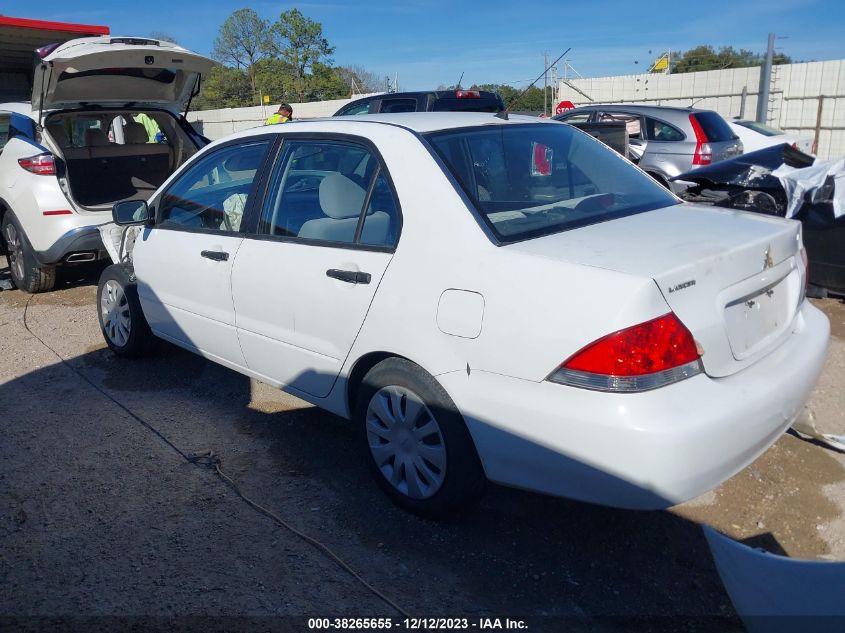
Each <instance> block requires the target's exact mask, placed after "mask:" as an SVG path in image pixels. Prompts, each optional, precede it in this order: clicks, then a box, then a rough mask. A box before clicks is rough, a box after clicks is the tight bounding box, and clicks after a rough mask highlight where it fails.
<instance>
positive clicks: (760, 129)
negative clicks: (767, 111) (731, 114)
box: [734, 121, 783, 136]
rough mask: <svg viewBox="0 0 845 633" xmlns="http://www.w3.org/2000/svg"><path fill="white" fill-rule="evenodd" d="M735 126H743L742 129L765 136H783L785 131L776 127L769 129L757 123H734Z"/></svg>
mask: <svg viewBox="0 0 845 633" xmlns="http://www.w3.org/2000/svg"><path fill="white" fill-rule="evenodd" d="M734 125H741V126H742V127H747V128H748V129H749V130H754V131H755V132H758V133H760V134H762V135H763V136H780V135H781V134H783V130H779V129H777V128H774V127H769V126H768V125H764V124H762V123H757V122H756V121H734Z"/></svg>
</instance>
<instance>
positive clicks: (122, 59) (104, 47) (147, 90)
mask: <svg viewBox="0 0 845 633" xmlns="http://www.w3.org/2000/svg"><path fill="white" fill-rule="evenodd" d="M213 65H214V62H213V61H211V60H210V59H208V58H206V57H203V56H201V55H197V54H196V53H192V52H191V51H189V50H187V49H185V48H182V47H181V46H177V45H176V44H171V43H170V42H159V41H157V40H150V39H145V38H126V37H111V36H103V37H85V38H79V39H76V40H71V41H69V42H66V43H64V44H62V45H61V46H59V47H58V48H56V49H55V50H54V51H52V52H51V53H50V54H49V55H47V56H46V57H44V58H43V59H42V61H41V64H40V65H39V66H38V67H36V69H35V76H34V79H33V85H32V109H33V111H35V112H38V111H39V110H41V111H48V110H57V109H65V108H73V107H79V106H80V105H83V104H84V105H91V104H96V105H102V106H105V107H117V106H126V105H129V104H132V105H133V106H150V107H155V108H166V109H169V110H172V111H177V112H179V111H183V110H184V109H185V108H186V107H187V105H188V101H189V100H190V98H191V95H192V94H193V93H194V91H195V90H196V89H197V88H198V81H199V78H200V76H201V75H203V74H205V73H207V72H208V71H210V70H211V67H212V66H213Z"/></svg>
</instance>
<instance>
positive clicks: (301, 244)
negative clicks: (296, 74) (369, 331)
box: [232, 138, 400, 397]
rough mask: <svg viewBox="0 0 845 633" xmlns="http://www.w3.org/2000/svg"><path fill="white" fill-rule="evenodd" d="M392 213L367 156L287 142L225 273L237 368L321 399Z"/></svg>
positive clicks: (389, 196)
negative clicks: (252, 224)
mask: <svg viewBox="0 0 845 633" xmlns="http://www.w3.org/2000/svg"><path fill="white" fill-rule="evenodd" d="M399 225H400V221H399V207H398V204H397V202H396V196H395V194H394V192H393V189H392V187H391V185H390V181H389V177H388V175H387V172H386V171H385V170H384V168H383V166H382V165H381V164H380V162H379V159H378V157H377V156H376V153H375V151H374V150H372V149H371V148H368V147H367V146H366V145H364V144H358V143H355V142H350V141H348V140H343V141H341V140H330V139H325V138H321V139H304V138H299V139H296V138H291V139H290V140H287V141H285V143H284V145H283V146H282V158H281V160H280V161H278V162H277V164H276V167H275V171H274V173H273V175H272V176H271V179H270V184H269V188H268V193H267V196H266V198H265V202H264V206H263V209H262V212H261V217H260V220H259V223H258V229H257V233H256V234H255V235H251V236H246V237H245V239H244V242H243V244H242V245H241V248H240V250H239V251H238V256H237V258H236V260H235V265H234V268H233V270H232V294H233V297H234V307H235V314H236V324H237V329H238V336H239V338H240V343H241V348H242V349H243V352H244V356H245V359H246V363H247V366H248V367H249V369H251V370H252V371H254V372H256V373H258V374H259V375H261V376H263V377H264V378H265V379H266V380H268V381H269V382H271V383H274V384H278V385H289V386H291V387H293V388H294V389H295V390H299V391H301V392H303V393H306V394H309V395H312V396H316V397H325V396H326V395H328V393H329V391H330V390H331V388H332V385H333V384H334V381H335V379H336V378H337V375H338V373H339V372H340V369H341V367H342V366H343V363H344V361H345V360H346V357H347V355H348V354H349V350H350V349H351V347H352V344H353V342H354V341H355V337H356V336H357V335H358V331H359V330H360V328H361V325H362V323H363V321H364V317H365V316H366V314H367V310H368V309H369V306H370V303H371V302H372V299H373V296H374V295H375V292H376V289H377V288H378V285H379V282H380V281H381V278H382V275H383V274H384V271H385V270H386V268H387V266H388V264H389V263H390V260H391V257H392V254H393V250H394V247H395V245H396V241H397V239H398V230H399Z"/></svg>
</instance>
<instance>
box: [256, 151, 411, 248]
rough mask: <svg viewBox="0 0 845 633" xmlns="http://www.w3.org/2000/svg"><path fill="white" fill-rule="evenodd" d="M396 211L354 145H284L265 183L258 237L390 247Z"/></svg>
mask: <svg viewBox="0 0 845 633" xmlns="http://www.w3.org/2000/svg"><path fill="white" fill-rule="evenodd" d="M398 228H399V207H398V205H397V204H396V198H395V196H394V194H393V190H392V188H391V187H390V184H389V182H388V180H387V177H386V174H385V172H383V171H382V169H381V167H380V165H379V163H378V160H377V159H376V157H375V156H374V155H373V154H372V153H371V152H370V151H369V150H368V149H367V148H366V147H364V146H362V145H358V144H355V143H347V142H341V141H323V140H302V141H300V140H296V141H288V142H286V143H285V145H284V153H283V158H282V161H281V163H280V164H279V166H278V167H277V168H276V171H275V173H274V174H273V176H272V178H271V181H270V190H269V193H268V196H267V199H266V201H265V203H264V209H263V211H262V213H261V221H260V222H259V225H258V233H259V234H260V235H272V236H278V237H284V238H296V239H307V240H316V241H319V242H332V243H336V244H338V245H343V244H363V245H367V246H378V247H392V246H393V245H394V244H395V242H396V237H397V235H398Z"/></svg>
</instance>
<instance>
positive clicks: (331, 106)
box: [188, 95, 370, 140]
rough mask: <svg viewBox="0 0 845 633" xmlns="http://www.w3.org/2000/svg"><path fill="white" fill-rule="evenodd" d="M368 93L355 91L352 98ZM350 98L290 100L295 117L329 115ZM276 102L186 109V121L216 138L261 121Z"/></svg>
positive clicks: (202, 132) (208, 135)
mask: <svg viewBox="0 0 845 633" xmlns="http://www.w3.org/2000/svg"><path fill="white" fill-rule="evenodd" d="M367 96H370V95H356V96H355V99H360V98H361V97H367ZM350 101H353V99H334V100H331V101H312V102H310V103H291V104H290V105H291V107H292V108H293V116H294V118H295V119H312V118H322V117H329V116H331V115H333V114H334V113H335V112H337V111H338V110H340V108H342V107H343V106H345V105H346V104H347V103H349V102H350ZM278 107H279V104H272V105H266V106H253V107H249V108H223V109H221V110H199V111H197V112H189V113H188V121H190V122H191V124H193V126H194V127H195V128H196V129H197V131H198V132H200V133H201V134H204V135H205V136H207V137H208V138H210V139H211V140H216V139H218V138H221V137H223V136H226V135H227V134H232V133H233V132H240V131H241V130H246V129H248V128H251V127H258V126H261V125H264V121H266V120H267V117H268V116H270V115H271V114H273V113H274V112H275V111H276V110H277V109H278Z"/></svg>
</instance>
